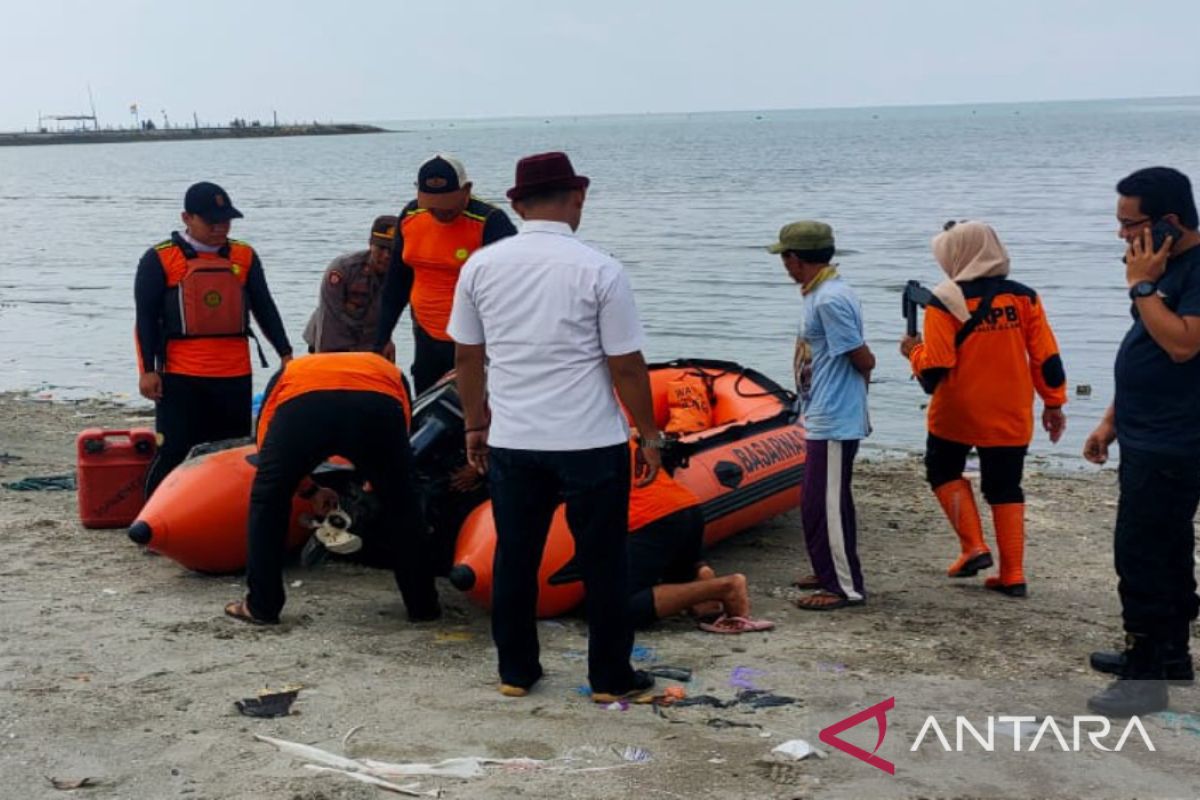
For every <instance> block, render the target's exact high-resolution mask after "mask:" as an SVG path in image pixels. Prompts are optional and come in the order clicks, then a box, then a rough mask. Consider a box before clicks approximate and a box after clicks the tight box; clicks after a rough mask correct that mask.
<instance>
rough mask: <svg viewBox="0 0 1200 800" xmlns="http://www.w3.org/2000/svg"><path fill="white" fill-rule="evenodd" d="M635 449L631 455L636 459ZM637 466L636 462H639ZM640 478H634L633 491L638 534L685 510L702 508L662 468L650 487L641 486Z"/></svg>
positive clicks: (631, 510)
mask: <svg viewBox="0 0 1200 800" xmlns="http://www.w3.org/2000/svg"><path fill="white" fill-rule="evenodd" d="M634 452H635V449H634V446H633V445H630V451H629V455H630V457H631V458H633V456H634ZM635 466H636V463H635ZM636 480H637V476H636V474H635V475H634V481H635V485H631V486H630V488H629V530H630V531H637V530H638V529H639V528H644V527H646V526H647V525H649V524H650V523H652V522H657V521H658V520H660V519H662V518H663V517H667V516H670V515H671V514H674V513H675V512H677V511H683V510H684V509H685V508H691V507H692V506H697V505H700V500H699V498H697V497H696V495H694V494H692V493H691V492H690V491H688V490H687V489H685V488H684V487H682V486H680V485H679V484H678V483H676V482H675V480H674V479H673V478H672V477H671V476H670V475H668V474H667V471H666V470H665V469H660V470H659V471H658V475H656V476H654V480H653V481H652V482H651V483H650V485H649V486H641V487H639V486H637V485H636Z"/></svg>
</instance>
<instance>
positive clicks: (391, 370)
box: [257, 353, 412, 448]
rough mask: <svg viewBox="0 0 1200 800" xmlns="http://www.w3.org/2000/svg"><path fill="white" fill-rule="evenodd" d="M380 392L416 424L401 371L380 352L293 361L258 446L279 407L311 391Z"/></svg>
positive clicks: (262, 422) (275, 392)
mask: <svg viewBox="0 0 1200 800" xmlns="http://www.w3.org/2000/svg"><path fill="white" fill-rule="evenodd" d="M327 391H343V392H377V393H378V394H382V395H387V396H388V397H392V398H395V399H396V400H397V401H399V403H400V405H401V406H402V407H403V409H404V421H405V424H406V425H407V424H409V423H411V422H412V406H411V404H410V402H409V399H408V390H407V389H405V387H404V376H403V375H402V374H401V373H400V369H399V368H398V367H397V366H396V365H395V364H393V363H392V362H390V361H388V360H387V359H386V358H384V357H383V356H381V355H378V354H377V353H314V354H312V355H308V356H302V357H300V358H296V359H293V360H291V361H289V362H288V363H287V364H286V365H285V366H284V368H283V370H282V372H281V373H280V375H279V377H278V379H277V380H276V381H275V385H274V386H273V387H272V388H271V393H270V394H269V395H268V396H267V398H266V400H264V401H263V406H262V412H261V413H260V414H259V417H258V434H257V436H258V446H259V447H260V448H261V447H262V445H263V441H264V440H265V439H266V438H267V429H268V428H270V426H271V420H272V419H273V418H274V416H275V412H276V411H278V410H279V407H280V406H282V405H283V404H284V403H286V402H288V401H289V400H294V399H295V398H297V397H300V396H302V395H305V394H308V393H309V392H327Z"/></svg>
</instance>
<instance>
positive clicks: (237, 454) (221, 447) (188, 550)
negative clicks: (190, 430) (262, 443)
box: [129, 439, 312, 573]
mask: <svg viewBox="0 0 1200 800" xmlns="http://www.w3.org/2000/svg"><path fill="white" fill-rule="evenodd" d="M244 442H245V440H243V439H239V440H233V441H232V442H214V443H212V444H206V445H199V446H198V447H195V448H193V450H192V452H191V453H189V454H188V458H187V459H186V460H185V461H184V462H183V463H182V464H180V465H179V466H178V467H176V468H175V469H173V470H171V473H170V474H169V475H167V477H166V478H165V479H164V480H163V482H162V483H160V484H159V486H158V488H157V489H155V490H154V494H153V495H152V496H151V497H150V500H149V502H147V503H146V505H145V506H143V507H142V511H141V513H140V514H138V518H137V520H136V521H135V522H134V523H133V525H131V526H130V528H129V538H130V539H132V540H133V541H135V542H137V543H138V544H144V545H146V547H147V548H148V549H150V550H152V551H154V552H155V553H160V554H162V555H164V556H167V557H169V558H171V559H173V560H175V561H178V562H179V563H180V564H182V565H183V566H185V567H187V568H188V569H193V570H196V571H197V572H211V573H226V572H237V571H239V570H241V569H244V568H245V566H246V518H247V516H248V515H249V512H250V485H251V484H252V483H254V473H255V470H256V469H257V467H256V465H255V455H256V453H257V448H256V447H255V446H254V445H253V444H245V443H244ZM311 510H312V509H311V506H310V505H309V504H308V503H307V502H305V501H304V500H301V499H299V498H298V497H297V498H295V499H293V501H292V521H291V526H290V527H289V528H288V547H289V548H298V547H300V546H301V545H303V544H304V542H305V540H306V539H307V538H308V537H309V535H310V534H311V533H312V531H311V530H309V529H307V528H304V527H302V526H301V525H300V522H299V517H300V515H301V514H304V513H307V512H310V511H311Z"/></svg>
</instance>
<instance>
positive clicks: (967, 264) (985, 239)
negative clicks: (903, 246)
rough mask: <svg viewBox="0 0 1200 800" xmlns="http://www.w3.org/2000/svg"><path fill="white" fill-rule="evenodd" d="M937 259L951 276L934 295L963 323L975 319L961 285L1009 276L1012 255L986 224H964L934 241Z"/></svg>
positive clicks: (939, 235) (934, 253)
mask: <svg viewBox="0 0 1200 800" xmlns="http://www.w3.org/2000/svg"><path fill="white" fill-rule="evenodd" d="M933 256H934V258H936V259H937V262H938V264H940V265H941V267H942V271H944V272H945V273H946V275H947V276H948V280H944V281H942V282H941V283H939V284H938V285H937V286H935V287H933V294H934V295H935V296H936V297H937V299H939V300H941V301H942V304H943V305H944V306H946V308H947V310H949V312H950V313H951V314H953V315H954V318H955V319H957V320H958V321H959V322H966V321H967V320H968V319H970V318H971V312H970V311H969V310H968V309H967V298H966V297H965V296H963V291H962V288H961V287H959V284H960V283H967V282H968V281H973V280H976V279H978V278H992V277H998V276H1003V275H1007V274H1008V251H1007V250H1005V249H1004V245H1002V244H1001V243H1000V237H999V236H997V235H996V231H995V230H994V229H993V228H992V226H991V225H987V224H986V223H983V222H960V223H958V224H957V225H955V226H954V227H952V228H950V230H948V231H943V232H942V233H939V234H938V235H937V236H935V237H933Z"/></svg>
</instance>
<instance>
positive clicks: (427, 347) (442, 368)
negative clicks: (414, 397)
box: [412, 322, 454, 394]
mask: <svg viewBox="0 0 1200 800" xmlns="http://www.w3.org/2000/svg"><path fill="white" fill-rule="evenodd" d="M413 348H414V353H413V365H412V377H413V387H414V388H415V389H416V391H417V394H420V393H421V392H423V391H425V390H426V389H428V388H429V387H430V386H433V385H434V384H435V383H437V382H438V380H439V379H440V378H441V377H442V376H443V375H445V374H446V373H447V372H449V371H450V370H452V369H454V342H443V341H442V340H441V339H435V338H433V337H432V336H430V335H429V334H428V333H426V332H425V329H424V328H422V327H421V326H420V325H418V324H417V323H416V322H414V323H413Z"/></svg>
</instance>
